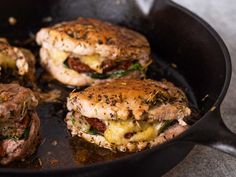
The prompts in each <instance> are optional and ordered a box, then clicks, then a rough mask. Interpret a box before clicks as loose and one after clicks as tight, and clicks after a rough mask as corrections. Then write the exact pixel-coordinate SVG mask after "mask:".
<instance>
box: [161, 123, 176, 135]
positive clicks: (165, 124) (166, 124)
mask: <svg viewBox="0 0 236 177" xmlns="http://www.w3.org/2000/svg"><path fill="white" fill-rule="evenodd" d="M172 122H173V121H172V120H166V121H165V122H163V125H162V126H161V128H160V129H159V134H160V133H162V132H164V131H165V130H166V129H167V128H168V127H169V126H170V124H171V123H172Z"/></svg>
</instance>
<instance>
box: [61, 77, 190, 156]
mask: <svg viewBox="0 0 236 177" xmlns="http://www.w3.org/2000/svg"><path fill="white" fill-rule="evenodd" d="M67 108H68V110H69V113H68V114H67V116H66V119H65V121H66V123H67V127H68V129H69V130H70V131H71V134H72V136H76V135H77V136H79V137H82V138H84V139H85V140H87V141H89V142H91V143H95V144H97V145H98V146H101V147H104V148H108V149H111V150H114V151H116V150H118V151H129V152H134V151H140V150H143V149H145V148H150V147H153V146H155V145H158V144H160V143H163V142H165V141H167V140H169V139H171V138H173V137H175V136H177V135H178V134H180V133H182V132H183V131H184V130H186V129H187V128H188V125H187V124H186V123H185V118H187V117H188V116H189V115H190V114H191V110H190V108H189V107H188V100H187V98H186V95H185V94H184V93H183V91H182V90H181V89H179V88H177V87H175V86H174V85H173V84H172V83H170V82H167V81H163V82H157V81H153V80H134V79H129V80H128V79H119V80H116V81H112V82H106V83H103V84H98V85H94V86H91V87H88V88H86V89H85V90H84V91H81V92H72V93H71V94H70V96H69V98H68V101H67Z"/></svg>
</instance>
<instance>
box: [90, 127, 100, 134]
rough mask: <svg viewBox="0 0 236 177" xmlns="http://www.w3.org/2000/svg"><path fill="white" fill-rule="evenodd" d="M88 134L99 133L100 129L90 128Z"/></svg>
mask: <svg viewBox="0 0 236 177" xmlns="http://www.w3.org/2000/svg"><path fill="white" fill-rule="evenodd" d="M88 134H90V135H97V134H98V131H97V130H96V129H95V128H90V130H89V131H88Z"/></svg>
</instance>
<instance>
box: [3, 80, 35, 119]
mask: <svg viewBox="0 0 236 177" xmlns="http://www.w3.org/2000/svg"><path fill="white" fill-rule="evenodd" d="M37 104H38V101H37V99H36V98H35V96H34V94H33V92H32V91H31V90H30V89H28V88H24V87H21V86H19V85H18V84H0V122H2V123H3V122H7V121H21V120H22V119H23V118H24V117H25V115H26V113H27V111H28V110H34V109H35V107H36V106H37Z"/></svg>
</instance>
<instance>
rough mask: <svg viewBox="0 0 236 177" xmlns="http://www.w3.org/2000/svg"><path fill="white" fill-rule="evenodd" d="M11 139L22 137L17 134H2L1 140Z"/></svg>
mask: <svg viewBox="0 0 236 177" xmlns="http://www.w3.org/2000/svg"><path fill="white" fill-rule="evenodd" d="M9 139H11V140H15V141H16V140H19V139H20V138H19V137H18V136H15V135H5V136H3V135H1V136H0V141H2V140H9Z"/></svg>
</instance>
